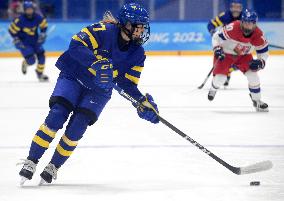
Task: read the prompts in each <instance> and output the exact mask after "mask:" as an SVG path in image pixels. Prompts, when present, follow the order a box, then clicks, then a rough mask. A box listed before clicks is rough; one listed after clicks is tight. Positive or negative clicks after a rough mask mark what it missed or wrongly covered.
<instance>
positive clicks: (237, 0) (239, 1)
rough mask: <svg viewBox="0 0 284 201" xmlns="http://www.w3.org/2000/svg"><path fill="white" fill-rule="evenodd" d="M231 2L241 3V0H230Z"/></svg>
mask: <svg viewBox="0 0 284 201" xmlns="http://www.w3.org/2000/svg"><path fill="white" fill-rule="evenodd" d="M232 3H237V4H243V1H242V0H231V1H230V4H232Z"/></svg>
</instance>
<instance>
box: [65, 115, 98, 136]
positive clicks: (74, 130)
mask: <svg viewBox="0 0 284 201" xmlns="http://www.w3.org/2000/svg"><path fill="white" fill-rule="evenodd" d="M93 123H94V117H93V116H92V115H90V113H89V112H86V111H84V110H76V111H75V112H74V114H73V115H72V117H71V119H70V121H69V123H68V126H67V128H66V131H65V135H66V136H67V137H68V139H70V140H72V141H78V140H80V139H81V138H82V137H83V135H84V133H85V131H86V130H87V127H88V126H89V125H91V124H93Z"/></svg>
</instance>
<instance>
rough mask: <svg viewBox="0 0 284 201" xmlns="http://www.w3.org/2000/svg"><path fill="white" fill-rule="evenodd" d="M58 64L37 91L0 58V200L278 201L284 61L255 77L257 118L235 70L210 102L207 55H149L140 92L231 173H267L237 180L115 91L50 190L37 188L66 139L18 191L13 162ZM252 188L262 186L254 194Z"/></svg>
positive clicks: (282, 180)
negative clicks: (259, 98) (266, 164)
mask: <svg viewBox="0 0 284 201" xmlns="http://www.w3.org/2000/svg"><path fill="white" fill-rule="evenodd" d="M55 61H56V58H48V59H47V74H48V75H50V78H51V82H50V83H38V82H37V79H36V76H35V73H34V67H31V68H30V69H28V70H29V71H28V74H27V75H26V76H23V75H22V74H21V71H20V64H21V59H11V58H7V59H3V58H1V59H0V91H1V98H0V119H1V121H0V128H1V134H0V136H1V138H0V139H1V140H0V160H1V162H0V163H1V164H0V201H15V200H17V201H26V200H28V201H34V200H36V201H52V200H82V201H85V200H94V201H95V200H97V201H109V200H111V201H112V200H113V201H118V200H123V201H128V200H131V201H146V200H149V201H150V200H151V201H152V200H153V201H276V200H277V201H283V200H284V121H283V120H284V79H283V78H284V57H283V56H282V57H281V56H271V57H270V58H269V60H268V62H267V67H266V69H265V70H263V72H261V73H260V77H261V83H262V89H263V101H266V102H267V103H268V104H269V106H270V112H269V113H256V112H255V111H254V109H253V107H252V103H251V100H250V98H249V95H248V89H247V81H246V78H245V77H244V76H243V75H242V74H241V73H240V72H234V73H233V75H232V79H231V83H230V86H229V88H228V89H226V90H220V91H219V92H218V93H217V95H216V98H215V100H214V101H213V102H209V101H208V100H207V91H208V87H209V85H210V82H211V80H209V81H208V83H207V84H206V86H205V87H204V89H202V90H197V89H196V88H197V86H199V85H200V84H201V83H202V81H203V80H204V78H205V76H206V75H207V73H208V71H209V70H210V68H211V64H212V62H211V58H210V57H205V56H204V57H148V59H147V61H146V67H145V70H144V71H143V73H142V78H141V82H140V84H141V90H142V91H143V92H149V93H151V94H152V95H153V97H154V98H155V100H156V102H157V104H158V105H159V109H160V114H161V115H162V116H163V117H164V118H166V119H167V120H168V121H170V122H171V123H172V124H174V125H175V126H177V127H178V128H180V129H181V130H182V131H184V132H185V133H187V134H188V135H189V136H190V137H192V138H193V139H195V140H197V141H198V142H199V143H201V144H202V145H205V146H206V147H207V148H208V149H209V150H210V151H212V152H213V153H215V154H216V155H218V156H219V157H221V158H222V159H224V160H225V161H227V162H228V163H230V164H231V165H234V166H246V165H250V164H253V163H257V162H259V161H263V160H271V161H272V162H273V165H274V167H273V169H271V170H269V171H266V172H261V173H256V174H251V175H242V176H238V175H234V174H232V173H231V172H230V171H228V170H226V169H225V168H223V166H221V165H220V164H218V163H216V162H215V161H214V160H212V159H211V158H209V157H208V156H207V155H206V154H204V153H203V152H202V151H200V150H198V149H196V148H195V147H194V146H192V145H191V144H190V143H188V142H187V141H186V140H184V139H182V138H181V137H180V136H178V135H177V134H175V133H174V132H172V131H171V130H169V129H168V128H167V127H165V126H164V125H162V124H159V125H152V124H150V123H148V122H145V121H143V120H141V119H139V118H138V117H137V114H136V111H135V110H134V108H133V107H132V105H131V104H129V103H128V102H127V101H126V100H124V99H123V98H122V97H120V96H119V95H118V94H117V93H116V92H114V93H113V98H112V100H111V101H110V102H109V104H108V105H107V107H106V109H105V110H104V112H103V113H102V115H101V117H100V119H99V121H98V122H97V123H96V124H95V125H94V126H92V127H89V129H88V130H87V132H86V134H85V136H84V138H83V139H82V140H81V141H80V144H79V147H78V148H77V150H76V151H75V152H74V154H73V155H72V156H71V158H70V159H69V160H68V161H67V162H66V164H65V165H64V166H63V167H62V168H61V169H60V170H59V172H58V179H57V180H56V181H55V182H54V184H52V185H50V186H41V187H38V186H37V184H38V182H39V181H40V178H39V174H40V172H41V171H42V169H43V168H44V166H45V165H46V164H47V163H48V161H49V160H50V158H51V155H52V153H53V151H54V147H55V146H56V143H57V142H58V140H59V138H60V136H61V135H62V133H63V132H64V130H63V131H60V132H59V133H58V134H57V138H56V140H54V142H53V143H52V145H51V148H50V150H48V151H47V153H46V154H45V155H44V156H43V158H42V160H41V161H40V164H39V166H38V171H37V173H36V174H35V176H34V178H33V180H32V181H28V182H27V183H26V187H24V188H20V187H18V183H19V180H20V178H19V177H18V171H19V169H20V167H16V165H15V164H16V163H17V162H18V161H19V159H20V158H25V157H26V156H27V153H28V148H29V145H30V143H31V139H32V138H33V135H34V133H35V132H36V130H37V129H38V127H39V126H40V124H41V123H42V122H43V121H44V118H45V116H46V115H47V112H48V99H49V96H50V94H51V92H52V90H53V87H54V85H55V82H56V78H57V74H58V71H57V70H56V68H55V67H54V63H55ZM250 181H260V182H261V185H260V186H258V187H251V186H249V183H250Z"/></svg>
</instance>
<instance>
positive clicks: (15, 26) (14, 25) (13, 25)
mask: <svg viewBox="0 0 284 201" xmlns="http://www.w3.org/2000/svg"><path fill="white" fill-rule="evenodd" d="M11 25H12V28H13V29H15V30H16V31H20V30H21V28H20V27H18V26H17V25H16V24H15V23H14V22H12V24H11Z"/></svg>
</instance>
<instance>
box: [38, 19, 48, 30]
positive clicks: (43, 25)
mask: <svg viewBox="0 0 284 201" xmlns="http://www.w3.org/2000/svg"><path fill="white" fill-rule="evenodd" d="M46 25H47V22H46V19H44V20H42V22H41V23H40V24H39V27H40V28H44V27H46Z"/></svg>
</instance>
